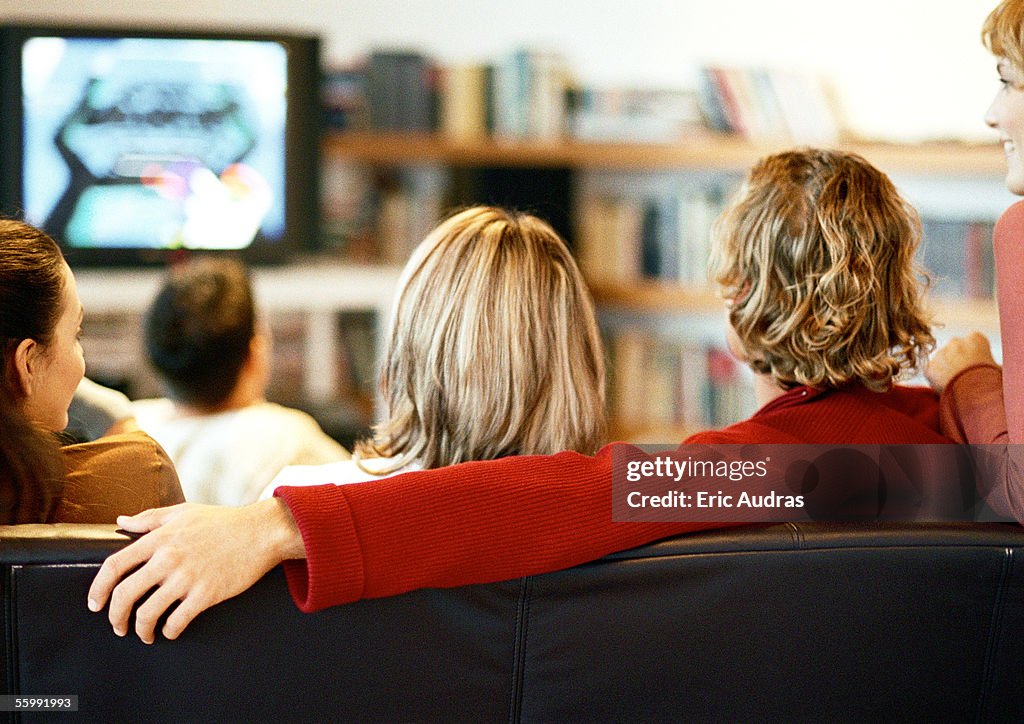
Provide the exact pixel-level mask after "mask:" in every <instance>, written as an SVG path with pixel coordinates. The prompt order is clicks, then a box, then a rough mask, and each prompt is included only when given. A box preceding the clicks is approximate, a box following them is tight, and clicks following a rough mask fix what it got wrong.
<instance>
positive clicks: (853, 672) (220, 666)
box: [0, 524, 1024, 721]
mask: <svg viewBox="0 0 1024 724" xmlns="http://www.w3.org/2000/svg"><path fill="white" fill-rule="evenodd" d="M120 545H123V540H122V539H121V538H120V536H118V535H117V534H116V533H114V532H113V528H112V527H108V526H16V527H7V528H2V527H0V565H2V574H3V578H2V586H3V597H4V611H5V615H4V629H3V633H2V636H3V641H2V644H3V651H4V658H3V664H2V665H3V671H2V672H0V673H2V675H3V679H2V680H3V681H4V682H5V688H4V689H3V690H2V693H21V694H77V695H78V697H79V712H78V713H77V714H68V715H66V718H67V719H69V720H71V719H74V720H75V721H89V720H95V721H134V720H145V721H182V720H203V721H237V720H263V719H268V718H270V719H285V720H296V719H298V720H314V719H327V720H345V719H357V720H363V721H366V720H380V721H396V720H403V721H404V720H473V721H503V720H507V721H520V720H522V721H554V720H580V719H586V720H595V719H597V720H608V721H611V720H638V719H639V720H664V719H676V720H680V719H682V720H747V719H756V720H765V719H769V720H770V719H779V720H786V721H802V720H814V721H821V720H836V719H839V720H882V719H897V720H921V721H925V720H936V719H938V720H950V719H953V720H980V721H1022V720H1024V663H1022V662H1024V568H1022V567H1024V561H1022V557H1024V531H1022V530H1021V529H1020V528H1018V527H1016V526H1009V525H1000V524H990V525H969V524H963V525H958V524H948V525H947V524H943V525H924V524H919V525H913V526H907V525H903V526H900V525H887V526H870V525H841V526H840V525H823V524H799V525H794V524H784V525H774V526H751V527H747V528H739V529H732V530H728V531H718V532H708V533H701V534H695V535H690V536H682V537H679V538H673V539H669V540H666V541H662V542H659V543H656V544H653V545H649V546H645V547H642V548H638V549H635V550H632V551H627V552H624V553H620V554H616V555H613V556H609V557H607V558H604V559H602V560H600V561H596V562H594V563H590V564H587V565H583V566H579V567H577V568H573V569H570V570H567V571H562V572H559V573H553V574H547V575H543V576H535V577H531V578H527V579H522V580H516V581H508V582H504V583H499V584H490V585H481V586H468V587H464V588H459V589H450V590H425V591H417V592H413V593H410V594H406V595H403V596H397V597H394V598H388V599H380V600H373V601H362V602H359V603H356V604H352V605H348V606H340V607H336V608H333V609H329V610H327V611H323V612H321V613H318V614H313V615H304V614H301V613H299V612H298V611H297V609H296V608H295V607H294V605H293V604H292V603H291V601H290V599H289V597H288V594H287V592H286V589H285V585H284V581H283V575H282V574H281V571H280V570H275V571H273V572H272V573H271V574H270V575H268V576H267V577H266V578H265V579H264V580H263V581H261V582H260V583H259V584H257V586H255V587H254V588H253V589H252V590H250V591H248V592H246V593H245V594H243V595H241V596H239V597H237V598H235V599H232V600H230V601H227V602H225V603H224V604H221V605H220V606H217V607H215V608H214V609H212V610H210V611H208V612H206V613H204V614H203V615H201V616H200V617H199V618H198V619H197V620H196V621H195V622H194V623H193V624H192V626H190V628H189V629H188V630H187V631H186V632H185V633H184V634H183V635H182V637H181V638H180V639H179V640H177V641H173V642H169V641H164V640H158V641H157V643H156V644H154V645H152V646H145V645H143V644H141V643H140V642H139V641H138V640H137V639H136V638H134V637H128V638H124V639H121V638H118V637H116V636H115V635H114V634H113V633H112V632H111V630H110V628H109V624H108V623H107V621H106V618H105V616H103V615H98V614H92V613H90V612H89V611H88V610H87V609H86V607H85V597H86V591H87V589H88V586H89V583H90V581H91V580H92V577H93V575H94V574H95V572H96V569H97V567H98V562H99V561H101V560H102V559H103V557H104V556H105V555H106V554H107V553H109V552H110V551H112V550H114V549H116V548H117V547H119V546H120ZM50 718H53V719H59V718H61V717H60V716H58V715H53V716H51V717H50Z"/></svg>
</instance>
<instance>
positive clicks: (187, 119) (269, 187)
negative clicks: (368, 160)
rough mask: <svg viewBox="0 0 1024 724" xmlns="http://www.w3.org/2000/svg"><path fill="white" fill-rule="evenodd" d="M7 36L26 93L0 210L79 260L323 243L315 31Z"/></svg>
mask: <svg viewBox="0 0 1024 724" xmlns="http://www.w3.org/2000/svg"><path fill="white" fill-rule="evenodd" d="M3 47H4V49H5V50H4V53H3V56H2V57H0V65H3V66H6V67H8V68H9V70H7V71H6V74H7V75H8V78H7V80H6V83H5V85H4V86H3V87H0V90H4V91H7V90H8V87H12V88H13V90H14V91H15V94H14V95H13V96H12V95H11V94H10V93H9V92H5V97H6V98H9V99H12V100H13V101H14V102H15V103H18V99H19V98H20V103H18V105H19V108H18V109H17V110H18V112H17V113H16V114H12V115H16V116H18V118H17V119H16V123H13V124H8V125H14V126H16V127H15V128H13V129H12V130H13V131H14V138H13V139H12V138H11V137H10V136H9V135H8V134H6V133H5V136H6V137H7V140H4V141H0V142H2V143H4V144H6V145H15V144H16V145H17V146H19V148H17V149H13V148H12V149H10V151H11V156H12V157H14V158H16V159H17V161H18V163H16V164H15V168H14V169H13V174H10V173H9V172H7V171H6V170H5V173H4V176H5V177H8V176H10V175H13V176H14V177H15V178H16V179H17V187H15V185H14V183H12V181H11V179H10V178H7V180H6V184H7V187H8V193H6V194H3V195H2V196H0V206H2V207H3V208H2V210H3V212H4V213H8V214H9V213H11V212H12V209H11V208H9V207H12V206H13V207H15V210H16V211H17V212H20V213H21V214H23V216H24V218H25V220H26V221H28V222H29V223H32V224H34V225H36V226H40V227H42V228H43V229H45V230H46V231H47V232H48V233H49V234H51V235H52V236H54V238H56V239H58V240H59V241H60V242H61V243H62V244H63V245H64V246H65V248H66V249H67V250H68V251H69V252H71V253H73V254H74V256H75V258H78V259H81V260H85V261H89V260H90V259H92V260H100V261H116V260H117V258H118V256H124V255H123V254H122V253H121V252H130V251H135V252H138V253H136V254H132V255H129V259H131V260H138V259H143V260H145V259H147V258H152V259H159V258H161V254H160V252H168V251H172V250H178V249H189V250H233V251H242V252H247V253H249V252H251V254H250V255H251V256H252V257H253V258H254V260H259V258H260V257H268V258H269V257H275V256H280V255H281V253H283V252H284V251H285V250H286V249H288V248H294V247H295V246H296V245H298V244H301V243H302V242H304V241H309V240H311V239H312V238H313V235H314V234H315V228H316V224H315V215H316V209H315V199H316V193H315V184H316V178H317V175H316V169H315V157H316V138H317V129H316V120H315V119H316V118H317V116H318V113H317V110H316V72H317V68H316V64H317V52H316V41H315V40H314V39H312V38H292V37H283V36H282V37H273V36H242V35H233V36H232V35H216V36H215V35H208V36H202V35H198V34H178V33H173V34H172V33H166V34H161V33H157V32H152V33H151V32H139V31H137V30H132V31H124V32H118V31H109V30H107V31H100V30H88V31H84V30H83V31H70V30H67V29H63V30H62V29H28V28H13V29H12V28H8V29H6V42H4V44H3ZM12 66H14V67H16V70H13V69H11V68H12ZM4 130H6V129H4ZM15 139H16V140H15ZM7 150H8V149H7V148H5V149H4V151H7ZM5 155H7V154H6V153H5ZM311 199H312V200H313V202H312V203H310V200H311ZM75 252H81V253H75Z"/></svg>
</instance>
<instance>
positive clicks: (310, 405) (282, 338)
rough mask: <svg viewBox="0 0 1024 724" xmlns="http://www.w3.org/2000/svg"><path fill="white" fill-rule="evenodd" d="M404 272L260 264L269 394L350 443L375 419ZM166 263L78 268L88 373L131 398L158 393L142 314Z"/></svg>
mask: <svg viewBox="0 0 1024 724" xmlns="http://www.w3.org/2000/svg"><path fill="white" fill-rule="evenodd" d="M400 272H401V269H400V268H399V267H394V266H383V265H378V266H358V265H346V264H337V263H333V262H325V261H323V260H319V259H313V260H304V261H298V262H296V263H294V264H290V265H287V266H280V267H262V268H257V269H254V270H253V291H254V294H255V299H256V305H257V310H258V312H259V313H260V315H261V316H262V317H263V319H264V320H266V321H267V322H268V323H269V325H270V327H271V332H272V337H273V343H274V345H273V350H274V356H273V365H274V369H273V373H272V377H271V384H270V388H269V389H268V391H267V397H268V399H271V400H273V401H275V402H281V403H283V404H287V405H290V406H295V407H300V408H303V409H306V410H307V411H309V412H310V413H312V414H313V415H314V416H315V417H317V419H318V420H319V421H320V422H321V424H322V425H323V426H324V428H325V429H326V430H328V432H331V433H332V434H334V435H335V436H337V437H339V438H341V439H342V440H343V441H344V442H350V440H351V438H352V437H353V436H355V435H358V434H362V433H365V431H366V429H367V427H368V426H369V425H370V424H371V423H372V422H373V413H374V409H373V408H374V404H375V399H374V398H375V391H376V379H375V362H376V358H377V357H378V356H379V352H380V346H381V343H382V340H383V339H384V337H383V331H384V325H385V324H386V320H387V318H388V314H389V311H390V308H391V302H392V296H393V294H394V290H395V288H396V287H397V284H398V277H399V274H400ZM164 273H165V272H164V270H162V269H88V268H86V269H78V270H76V272H75V277H76V280H77V284H78V291H79V295H80V297H81V299H82V304H83V306H84V307H85V310H86V317H85V322H84V325H83V331H84V334H83V339H82V346H83V348H84V351H85V357H86V360H87V374H89V375H90V376H91V377H94V378H95V379H97V380H98V381H101V382H104V383H106V384H113V385H115V386H117V387H123V388H126V391H127V392H129V393H130V394H131V395H132V396H133V397H136V398H137V397H149V396H154V395H159V394H160V388H159V385H158V382H157V380H156V378H155V375H154V374H153V373H152V372H151V371H150V370H149V368H148V365H147V363H146V361H145V355H144V351H143V349H142V341H141V340H142V315H143V314H144V313H145V310H146V309H147V307H148V306H149V303H150V301H151V300H152V299H153V297H154V296H155V295H156V292H157V289H158V288H159V286H160V283H161V281H162V280H163V277H164Z"/></svg>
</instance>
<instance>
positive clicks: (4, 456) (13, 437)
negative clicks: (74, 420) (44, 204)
mask: <svg viewBox="0 0 1024 724" xmlns="http://www.w3.org/2000/svg"><path fill="white" fill-rule="evenodd" d="M63 268H64V257H63V255H62V254H61V253H60V249H59V248H58V246H57V244H56V243H55V242H54V241H53V239H51V238H50V237H48V236H47V235H46V234H44V233H43V232H41V231H39V230H38V229H36V228H34V227H32V226H29V225H28V224H25V223H22V222H20V221H14V220H10V219H0V352H2V354H3V360H2V362H3V364H2V365H0V523H39V522H45V521H47V520H49V518H50V516H51V515H52V514H53V512H54V511H55V509H56V507H57V504H58V503H59V502H60V498H61V495H62V494H63V490H64V465H63V461H62V460H61V457H60V450H59V448H58V446H57V442H56V439H55V438H54V437H53V435H52V434H50V433H49V432H48V431H46V430H41V429H39V428H38V427H36V426H35V425H33V424H32V423H31V422H30V421H29V420H28V418H26V417H25V414H24V412H23V411H22V404H23V401H22V399H21V398H22V393H21V389H20V387H19V385H18V380H17V374H16V371H15V366H14V353H15V351H16V350H17V348H18V345H19V344H21V342H22V341H24V340H26V339H33V340H35V341H36V342H38V343H39V344H41V345H42V346H44V347H45V346H46V345H48V344H49V343H50V342H51V341H52V337H53V332H54V328H55V327H56V325H57V320H58V319H59V318H60V314H61V306H60V305H61V295H62V293H63V290H64V271H63Z"/></svg>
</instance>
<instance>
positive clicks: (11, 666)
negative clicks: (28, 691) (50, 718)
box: [3, 565, 18, 722]
mask: <svg viewBox="0 0 1024 724" xmlns="http://www.w3.org/2000/svg"><path fill="white" fill-rule="evenodd" d="M3 577H4V578H3V587H4V659H5V662H4V663H5V667H4V668H5V671H4V673H5V674H6V677H5V678H6V681H5V682H4V684H5V686H6V689H7V693H9V694H15V693H18V692H17V688H16V682H17V676H16V674H15V666H16V664H17V661H18V657H17V656H16V652H15V644H16V639H15V637H14V634H15V631H16V626H15V620H14V618H15V610H14V601H15V596H14V566H13V565H5V566H4V571H3ZM4 720H5V721H8V722H14V721H15V714H14V712H11V713H10V714H7V715H6V716H5V717H4Z"/></svg>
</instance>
